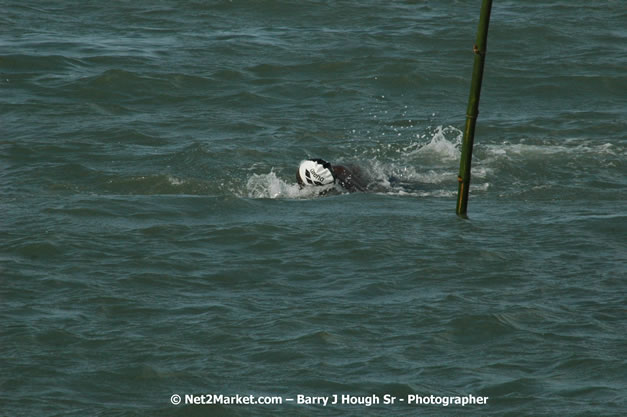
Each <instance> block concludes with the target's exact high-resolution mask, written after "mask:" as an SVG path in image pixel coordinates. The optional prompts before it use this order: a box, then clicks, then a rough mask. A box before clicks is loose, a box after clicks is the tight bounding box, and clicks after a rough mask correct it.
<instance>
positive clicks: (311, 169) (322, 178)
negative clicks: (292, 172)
mask: <svg viewBox="0 0 627 417" xmlns="http://www.w3.org/2000/svg"><path fill="white" fill-rule="evenodd" d="M296 179H297V180H298V184H299V185H300V186H301V187H303V186H321V185H328V184H333V182H334V181H335V177H334V176H333V171H332V168H331V164H330V163H328V162H327V161H324V160H322V159H307V160H305V161H301V163H300V166H299V167H298V174H297V175H296Z"/></svg>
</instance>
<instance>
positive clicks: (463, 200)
mask: <svg viewBox="0 0 627 417" xmlns="http://www.w3.org/2000/svg"><path fill="white" fill-rule="evenodd" d="M491 10H492V0H483V3H482V5H481V15H480V17H479V28H478V29H477V40H476V42H475V45H474V47H473V52H474V53H475V62H474V66H473V70H472V82H471V84H470V97H469V98H468V109H467V110H466V128H465V129H464V139H463V142H462V156H461V160H460V163H459V176H458V177H457V180H458V182H459V187H458V191H457V215H458V216H461V217H467V216H466V210H467V208H468V188H469V187H470V165H471V161H472V146H473V143H474V141H475V126H476V124H477V115H478V114H479V96H480V95H481V82H482V80H483V64H484V62H485V55H486V48H487V44H488V25H489V23H490V11H491Z"/></svg>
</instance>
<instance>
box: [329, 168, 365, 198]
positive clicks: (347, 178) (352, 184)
mask: <svg viewBox="0 0 627 417" xmlns="http://www.w3.org/2000/svg"><path fill="white" fill-rule="evenodd" d="M333 174H334V175H335V178H337V180H338V182H339V183H340V185H341V186H342V187H344V188H346V189H347V190H348V191H349V192H351V193H352V192H355V191H366V185H365V184H363V183H362V181H360V179H359V178H358V177H357V176H355V175H354V174H353V173H352V172H351V171H350V170H349V169H348V168H346V167H343V166H341V165H336V166H334V167H333Z"/></svg>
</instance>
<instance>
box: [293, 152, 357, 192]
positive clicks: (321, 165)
mask: <svg viewBox="0 0 627 417" xmlns="http://www.w3.org/2000/svg"><path fill="white" fill-rule="evenodd" d="M355 171H356V170H355ZM296 179H297V180H298V185H300V188H301V189H302V188H305V187H324V186H331V185H332V184H337V185H339V186H340V187H342V188H343V189H345V190H346V191H348V192H349V193H352V192H355V191H366V184H364V182H363V180H362V179H360V178H359V177H358V176H357V175H355V173H353V172H352V171H351V170H350V169H348V168H346V167H344V166H342V165H331V164H330V163H328V162H327V161H325V160H322V159H307V160H305V161H301V163H300V166H299V167H298V173H297V174H296ZM329 188H330V187H327V188H326V190H324V191H323V194H324V193H326V192H327V191H328V190H329Z"/></svg>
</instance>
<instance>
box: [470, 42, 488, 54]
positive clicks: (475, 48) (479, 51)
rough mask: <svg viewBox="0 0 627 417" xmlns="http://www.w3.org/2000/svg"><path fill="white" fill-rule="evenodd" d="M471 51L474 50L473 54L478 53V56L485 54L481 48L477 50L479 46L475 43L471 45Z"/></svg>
mask: <svg viewBox="0 0 627 417" xmlns="http://www.w3.org/2000/svg"><path fill="white" fill-rule="evenodd" d="M472 52H474V53H475V54H477V55H480V56H484V55H485V52H482V51H481V50H479V47H478V46H477V44H474V45H473V46H472Z"/></svg>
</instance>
